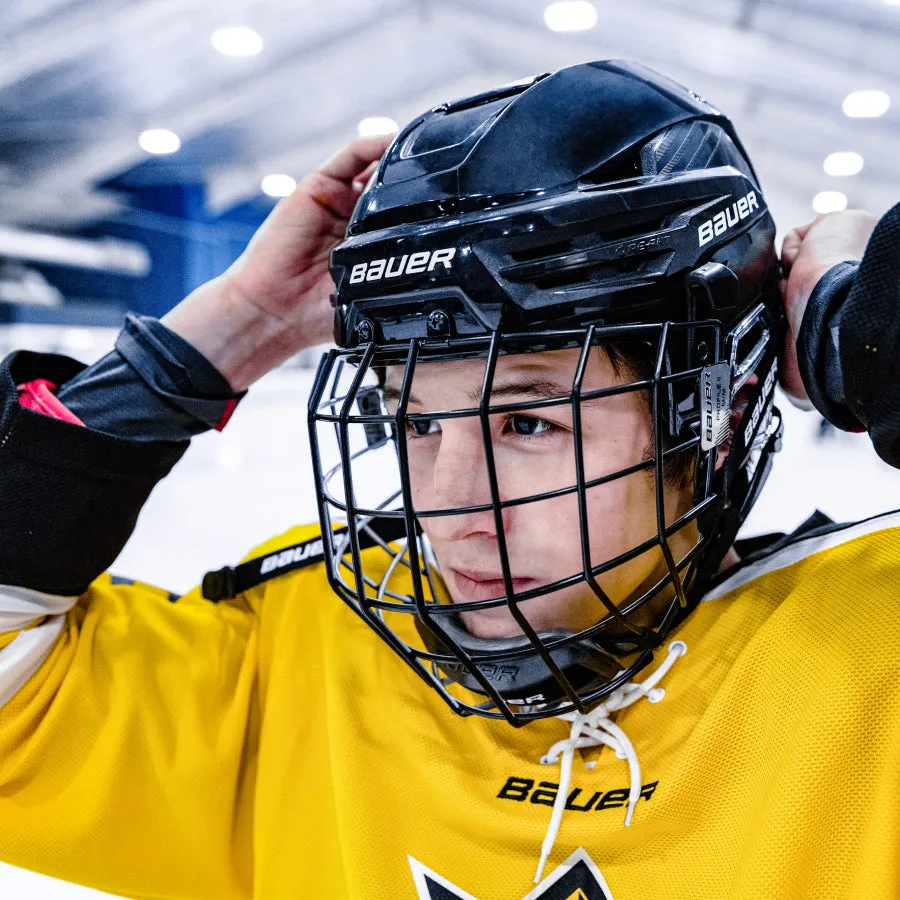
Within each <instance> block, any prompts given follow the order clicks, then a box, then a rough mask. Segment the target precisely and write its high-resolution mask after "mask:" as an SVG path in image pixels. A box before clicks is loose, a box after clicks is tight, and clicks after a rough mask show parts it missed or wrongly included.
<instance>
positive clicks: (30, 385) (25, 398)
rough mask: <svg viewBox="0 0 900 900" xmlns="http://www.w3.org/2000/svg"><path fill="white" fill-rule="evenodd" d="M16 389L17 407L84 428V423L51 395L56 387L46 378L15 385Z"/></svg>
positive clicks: (53, 394) (54, 395)
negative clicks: (17, 396) (17, 395)
mask: <svg viewBox="0 0 900 900" xmlns="http://www.w3.org/2000/svg"><path fill="white" fill-rule="evenodd" d="M16 389H17V390H18V392H19V405H20V406H24V407H25V409H30V410H32V411H33V412H37V413H41V414H42V415H45V416H50V418H51V419H60V420H61V421H63V422H69V423H71V424H72V425H81V426H82V427H84V422H82V421H81V419H79V418H78V416H76V415H75V413H72V412H69V410H68V409H66V407H65V406H63V404H62V402H61V401H60V400H59V398H58V397H57V396H56V394H55V393H53V392H54V391H55V390H56V385H55V384H53V382H52V381H48V380H47V379H46V378H35V379H34V381H28V382H26V383H25V384H20V385H17V387H16Z"/></svg>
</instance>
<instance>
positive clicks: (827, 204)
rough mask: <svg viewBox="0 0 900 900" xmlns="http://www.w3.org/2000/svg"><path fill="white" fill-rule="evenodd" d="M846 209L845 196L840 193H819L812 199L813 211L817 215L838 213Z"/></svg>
mask: <svg viewBox="0 0 900 900" xmlns="http://www.w3.org/2000/svg"><path fill="white" fill-rule="evenodd" d="M846 208H847V195H846V194H842V193H841V192H840V191H821V192H820V193H818V194H816V196H815V197H813V209H814V210H815V211H816V212H817V213H820V214H821V213H830V212H840V211H841V210H842V209H846Z"/></svg>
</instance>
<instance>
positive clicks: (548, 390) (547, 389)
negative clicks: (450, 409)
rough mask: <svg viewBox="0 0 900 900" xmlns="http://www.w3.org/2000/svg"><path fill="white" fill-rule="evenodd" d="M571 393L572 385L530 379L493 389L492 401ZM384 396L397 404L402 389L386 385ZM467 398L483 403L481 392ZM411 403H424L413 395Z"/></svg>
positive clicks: (557, 397) (556, 397)
mask: <svg viewBox="0 0 900 900" xmlns="http://www.w3.org/2000/svg"><path fill="white" fill-rule="evenodd" d="M571 393H572V386H571V385H568V386H566V385H563V384H560V383H558V382H555V381H548V380H545V379H530V380H523V381H512V382H510V383H509V384H501V385H498V386H497V387H494V388H492V389H491V400H507V399H509V398H511V397H527V398H529V399H531V400H567V399H568V398H569V397H570V396H571ZM382 394H383V395H384V399H385V401H388V402H390V401H394V402H395V403H396V402H399V400H400V389H399V388H396V387H393V386H392V385H385V386H384V387H383V388H382ZM466 398H467V399H468V400H471V401H472V403H473V404H478V403H479V402H480V401H481V391H480V390H479V391H470V392H469V393H468V394H466ZM409 402H410V403H417V404H419V405H420V406H421V405H422V401H421V400H419V398H418V397H416V396H415V395H414V394H412V393H411V394H410V395H409Z"/></svg>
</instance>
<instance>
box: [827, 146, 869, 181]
mask: <svg viewBox="0 0 900 900" xmlns="http://www.w3.org/2000/svg"><path fill="white" fill-rule="evenodd" d="M862 168H863V158H862V156H860V154H859V153H854V152H853V151H852V150H851V151H845V152H840V153H829V154H828V156H826V157H825V164H824V169H825V174H826V175H837V176H841V177H842V176H845V175H859V173H860V172H862Z"/></svg>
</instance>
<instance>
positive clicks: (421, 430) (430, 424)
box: [406, 419, 441, 437]
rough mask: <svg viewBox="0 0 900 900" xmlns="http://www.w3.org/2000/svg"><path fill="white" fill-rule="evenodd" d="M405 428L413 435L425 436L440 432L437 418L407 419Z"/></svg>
mask: <svg viewBox="0 0 900 900" xmlns="http://www.w3.org/2000/svg"><path fill="white" fill-rule="evenodd" d="M406 430H407V432H409V433H410V435H413V436H415V437H425V436H426V435H429V434H440V431H441V423H440V422H439V421H438V420H437V419H413V420H411V421H410V420H407V423H406Z"/></svg>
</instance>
